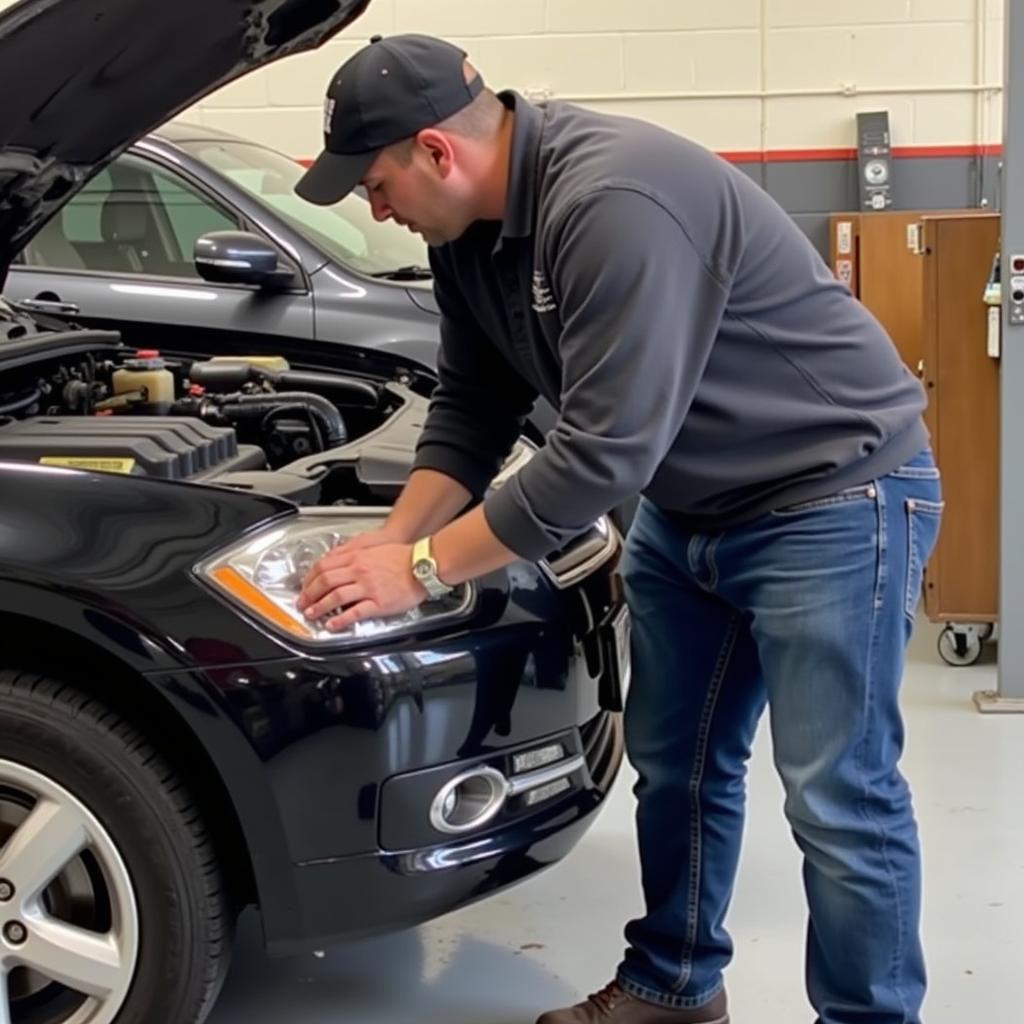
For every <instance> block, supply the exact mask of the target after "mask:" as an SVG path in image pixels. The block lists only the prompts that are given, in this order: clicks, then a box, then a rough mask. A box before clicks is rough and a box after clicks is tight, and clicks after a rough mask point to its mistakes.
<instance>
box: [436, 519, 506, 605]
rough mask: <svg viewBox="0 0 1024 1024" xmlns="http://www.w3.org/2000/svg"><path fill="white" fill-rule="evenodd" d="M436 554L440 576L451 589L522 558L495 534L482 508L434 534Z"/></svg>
mask: <svg viewBox="0 0 1024 1024" xmlns="http://www.w3.org/2000/svg"><path fill="white" fill-rule="evenodd" d="M433 553H434V558H435V559H436V560H437V574H438V576H440V577H441V579H442V580H443V581H444V582H445V583H447V584H448V585H449V586H458V584H460V583H465V582H466V580H471V579H475V578H476V577H477V576H483V575H485V574H486V573H489V572H494V571H495V570H497V569H502V568H504V567H505V566H506V565H511V564H512V563H513V562H515V561H518V559H519V556H518V555H517V554H516V553H515V552H514V551H511V550H509V549H508V548H507V547H505V545H504V544H502V542H501V541H500V540H498V538H497V537H496V536H495V535H494V531H493V530H492V529H491V527H490V526H489V525H488V522H487V518H486V516H485V515H484V509H483V506H482V505H478V506H477V507H476V508H474V509H472V510H471V511H470V512H467V513H466V514H465V515H464V516H460V517H459V518H458V519H456V520H455V522H454V523H449V525H448V526H446V527H445V528H444V529H443V530H441V531H440V532H438V533H437V534H435V535H434V539H433Z"/></svg>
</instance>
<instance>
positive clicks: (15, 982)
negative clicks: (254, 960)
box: [0, 669, 234, 1024]
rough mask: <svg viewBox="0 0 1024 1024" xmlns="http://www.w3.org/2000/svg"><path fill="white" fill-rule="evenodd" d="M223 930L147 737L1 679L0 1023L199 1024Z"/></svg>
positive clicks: (95, 707) (220, 898)
mask: <svg viewBox="0 0 1024 1024" xmlns="http://www.w3.org/2000/svg"><path fill="white" fill-rule="evenodd" d="M44 828H45V830H46V831H43V830H44ZM33 839H36V840H37V842H36V843H35V845H30V843H31V840H33ZM83 847H84V848H83ZM22 848H27V849H28V853H27V854H26V855H24V856H22V857H20V858H19V857H18V856H17V853H18V851H19V850H20V849H22ZM79 850H80V851H81V852H79ZM69 851H70V852H69ZM40 854H43V855H44V856H43V857H40V856H39V855H40ZM47 862H48V866H47ZM5 875H9V876H10V877H5ZM15 878H16V879H18V882H15V881H13V879H15ZM49 878H53V881H52V882H51V881H48V879H49ZM19 886H20V891H19ZM12 890H13V893H12ZM68 925H71V926H72V927H71V928H69V927H68ZM233 927H234V917H233V914H232V913H231V908H230V906H229V902H228V898H227V889H226V886H225V884H224V880H223V877H222V875H221V870H220V866H219V864H218V862H217V857H216V853H215V850H214V846H213V842H212V840H211V838H210V835H209V833H208V832H207V830H206V828H205V826H204V823H203V821H202V819H201V816H200V814H199V811H198V809H197V807H196V804H195V803H194V801H193V800H192V798H191V797H190V795H189V793H188V792H186V790H185V788H184V787H183V786H182V784H181V783H180V782H179V781H178V779H177V778H176V775H175V772H174V770H173V768H172V767H171V766H170V765H169V764H168V762H167V761H166V760H164V758H163V757H162V756H161V755H160V754H159V753H158V752H157V751H156V749H155V748H154V747H153V746H152V745H151V744H150V742H149V741H148V740H147V739H146V737H145V736H143V735H142V734H141V733H140V732H139V731H138V730H137V729H136V728H135V727H134V726H133V725H132V724H130V723H129V722H128V721H126V720H125V719H124V718H122V717H121V716H120V715H118V714H117V713H115V712H114V711H112V710H111V709H109V708H107V707H105V706H104V705H103V704H101V703H99V702H97V701H96V700H95V699H93V698H92V697H90V696H89V695H88V694H87V693H85V692H83V691H82V690H80V689H78V688H76V687H74V686H73V685H67V684H65V683H62V682H60V681H58V680H55V679H50V678H47V677H45V676H41V675H37V674H35V673H31V672H19V671H14V670H7V669H3V670H0V1000H6V1005H5V1004H4V1003H3V1002H0V1020H12V1021H13V1022H14V1024H21V1022H24V1024H199V1022H201V1021H202V1020H204V1019H205V1017H206V1015H207V1013H208V1012H209V1010H210V1008H211V1006H212V1005H213V1002H214V1000H215V999H216V997H217V994H218V992H219V990H220V986H221V983H222V981H223V978H224V974H225V972H226V969H227V966H228V962H229V958H230V949H231V940H232V932H233ZM54 929H59V936H58V932H57V931H55V930H54ZM90 932H92V933H99V936H96V935H95V934H94V935H90V934H89V933H90ZM46 938H49V939H50V945H49V946H47V945H46V944H45V942H44V940H45V939H46ZM19 939H20V940H21V941H20V942H19V941H17V940H19ZM97 942H102V943H106V947H105V948H107V950H108V951H107V952H103V951H102V950H101V949H100V946H99V945H97V944H96V943H97ZM110 949H112V950H113V952H110V951H109V950H110ZM55 950H56V952H54V951H55ZM98 950H100V952H97V951H98ZM69 951H70V952H71V953H72V954H77V956H78V959H75V957H74V956H70V957H69ZM19 958H20V959H19ZM29 964H36V965H39V966H41V967H42V970H37V971H30V970H28V969H27V966H26V965H29ZM15 965H17V966H15ZM54 965H56V966H54ZM94 968H95V970H94ZM61 972H70V973H65V974H64V975H63V981H64V982H68V981H69V980H70V982H71V983H77V984H83V986H84V987H86V988H88V987H92V986H96V987H97V988H96V990H95V991H94V992H93V993H92V994H91V995H83V994H82V993H81V990H80V989H76V988H75V987H72V984H63V983H62V981H61V980H54V978H55V976H59V975H60V974H61ZM81 979H88V980H87V981H85V982H82V981H81ZM5 988H6V989H7V991H6V994H5ZM5 1010H7V1014H6V1016H5V1013H4V1011H5Z"/></svg>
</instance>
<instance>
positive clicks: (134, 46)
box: [0, 0, 369, 286]
mask: <svg viewBox="0 0 1024 1024" xmlns="http://www.w3.org/2000/svg"><path fill="white" fill-rule="evenodd" d="M368 5H369V0H159V2H153V0H22V2H21V3H18V4H15V5H14V6H13V7H10V8H8V9H7V10H5V11H4V12H3V14H0V96H2V97H3V102H2V103H0V286H2V284H3V279H4V277H5V276H6V273H7V268H8V266H9V264H10V262H11V260H12V258H13V257H14V256H15V255H16V254H17V253H18V252H19V251H20V250H21V249H22V248H23V247H24V245H25V243H26V242H27V241H28V240H29V239H30V238H31V237H32V236H33V235H34V234H35V233H36V232H37V231H38V230H39V229H40V228H41V227H42V226H43V224H45V223H46V221H47V220H49V218H50V217H51V216H52V215H53V214H54V213H55V212H56V211H57V210H58V209H60V207H61V206H62V205H63V204H64V203H66V202H67V201H68V199H70V198H71V196H73V195H74V194H75V193H76V192H77V191H78V190H79V189H80V188H81V187H82V185H83V184H85V182H86V181H88V179H89V178H90V177H91V176H92V175H93V174H95V173H96V172H97V171H99V170H100V169H101V168H103V167H104V166H105V165H106V164H108V163H110V161H111V160H113V159H114V158H115V157H117V156H118V155H119V154H120V153H121V152H122V151H123V150H124V149H125V148H126V147H128V146H129V145H131V144H132V143H133V142H135V141H136V140H137V139H139V138H141V137H142V136H143V135H145V134H146V133H147V132H149V131H151V130H152V129H154V128H156V127H157V126H158V125H160V124H162V123H163V122H164V121H166V120H168V119H169V118H171V117H174V116H175V115H176V114H178V113H180V112H181V111H182V110H184V109H185V108H186V107H189V106H191V105H192V104H193V103H195V102H196V101H197V100H200V99H202V97H204V96H206V95H207V94H208V93H210V92H213V91H214V90H215V89H217V88H219V87H220V86H222V85H225V84H226V83H228V82H230V81H232V80H233V79H235V78H239V77H241V76H242V75H244V74H246V73H247V72H249V71H252V70H253V69H255V68H259V67H263V66H264V65H266V64H269V63H270V62H271V61H274V60H278V59H279V58H281V57H284V56H287V55H288V54H291V53H295V52H298V51H301V50H309V49H314V48H316V47H317V46H319V45H320V44H321V43H323V42H324V41H325V40H327V39H329V38H330V37H331V36H333V35H334V34H335V33H336V32H338V31H339V30H340V29H341V28H343V27H344V26H345V25H348V24H349V23H350V22H352V21H354V20H355V19H356V18H357V17H358V16H359V15H360V14H362V12H363V11H364V10H365V9H366V7H367V6H368ZM325 85H326V83H325Z"/></svg>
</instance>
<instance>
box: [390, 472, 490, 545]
mask: <svg viewBox="0 0 1024 1024" xmlns="http://www.w3.org/2000/svg"><path fill="white" fill-rule="evenodd" d="M471 497H472V495H471V494H470V492H469V491H468V490H467V489H466V488H465V487H463V486H462V484H460V483H459V482H458V481H457V480H455V479H454V478H452V477H450V476H448V475H447V474H445V473H439V472H438V471H437V470H435V469H417V470H415V471H414V472H413V473H412V474H411V475H410V476H409V482H408V483H407V484H406V485H405V487H404V488H403V490H402V493H401V494H400V495H399V496H398V501H396V502H395V506H394V508H393V509H392V510H391V514H390V515H389V516H388V519H387V524H386V528H387V530H388V532H389V533H392V534H394V536H395V537H397V538H398V539H399V540H402V541H404V542H405V543H408V544H411V543H412V542H413V541H415V540H419V538H420V537H425V536H426V535H427V534H431V533H436V532H437V531H438V530H439V529H441V527H442V526H445V525H447V524H448V523H450V522H451V521H452V520H453V519H454V518H455V517H456V516H457V515H458V514H459V513H460V512H461V511H462V510H463V509H464V508H465V507H466V505H467V504H468V503H469V499H470V498H471Z"/></svg>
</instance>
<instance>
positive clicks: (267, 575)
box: [195, 509, 474, 645]
mask: <svg viewBox="0 0 1024 1024" xmlns="http://www.w3.org/2000/svg"><path fill="white" fill-rule="evenodd" d="M385 517H386V513H385V512H381V511H379V510H364V509H359V510H354V509H353V510H349V511H346V512H338V511H337V510H335V509H305V510H303V511H302V512H300V513H299V514H298V515H296V516H294V517H293V518H291V519H289V520H287V521H286V522H284V523H275V524H273V525H272V526H270V527H268V528H267V529H265V530H262V531H261V532H260V533H258V534H256V535H255V536H252V537H248V538H246V539H245V540H244V541H243V542H241V543H239V544H236V545H233V546H232V547H230V548H228V549H227V550H225V551H222V552H220V553H218V554H217V555H215V556H214V557H212V558H210V559H208V560H207V561H205V562H202V563H201V564H200V565H198V566H196V569H195V572H196V575H197V576H198V577H199V578H200V579H202V580H203V581H204V582H205V583H207V584H208V585H210V586H212V587H213V589H214V590H216V591H217V592H218V593H220V594H221V595H223V596H224V597H226V598H228V600H230V601H231V602H232V603H233V604H234V605H236V606H238V607H240V608H242V609H244V610H245V611H246V612H248V613H249V614H250V615H253V616H254V617H256V618H258V619H259V620H260V621H261V622H263V623H264V624H266V625H269V626H271V627H273V628H274V629H276V630H277V631H278V632H283V633H286V634H287V635H289V636H291V637H296V638H299V639H301V640H304V641H307V642H312V643H315V644H323V645H339V644H346V643H347V644H351V643H354V642H357V641H361V640H366V639H369V638H373V637H378V636H393V635H395V634H401V633H407V632H409V631H411V630H414V629H416V628H417V627H419V626H422V625H426V624H430V625H433V624H434V623H435V622H436V621H437V620H444V619H449V618H457V617H461V616H464V615H466V614H468V612H469V611H470V609H471V608H472V604H473V597H474V591H473V588H472V586H471V585H469V584H463V585H462V586H461V587H457V588H456V589H455V591H454V592H453V593H451V594H448V595H447V596H445V597H442V598H440V599H438V600H427V601H425V602H424V603H423V604H421V605H420V606H419V607H418V608H414V609H412V610H411V611H408V612H405V613H404V614H402V615H396V616H391V617H389V618H386V619H366V620H364V621H362V622H357V623H355V625H353V626H350V627H349V628H348V629H345V630H342V631H341V632H333V631H330V630H328V629H327V628H326V623H327V620H328V619H329V618H331V617H332V616H333V615H336V614H337V611H334V612H331V613H330V614H329V615H326V616H324V617H323V618H321V619H319V620H317V621H315V622H311V621H309V620H308V619H307V618H306V617H305V615H303V613H302V612H300V611H299V610H298V608H297V607H296V605H297V602H298V599H299V594H300V592H301V590H302V581H303V579H305V577H306V574H307V573H308V572H309V570H310V569H311V568H312V567H313V565H314V563H315V562H317V561H318V560H319V559H320V558H322V557H323V556H324V555H326V554H327V553H328V552H329V551H330V550H331V549H332V548H335V547H337V545H339V544H341V543H343V542H344V541H345V540H347V539H348V538H349V537H354V536H355V535H357V534H360V533H365V532H367V531H368V530H374V529H376V528H378V527H379V526H381V525H382V524H383V522H384V519H385Z"/></svg>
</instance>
